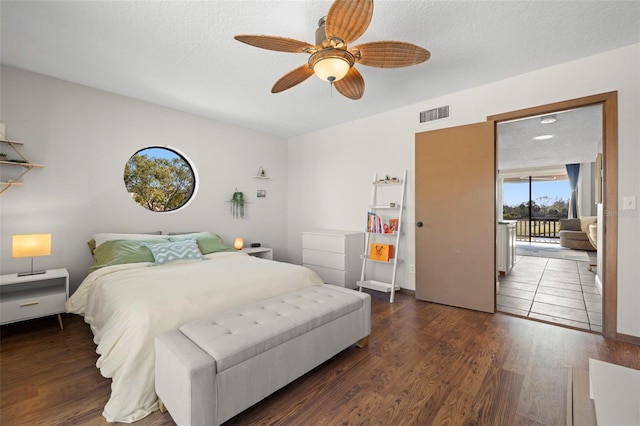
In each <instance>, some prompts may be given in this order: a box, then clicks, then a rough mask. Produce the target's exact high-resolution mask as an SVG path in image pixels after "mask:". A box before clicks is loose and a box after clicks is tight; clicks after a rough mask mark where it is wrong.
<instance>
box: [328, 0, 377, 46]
mask: <svg viewBox="0 0 640 426" xmlns="http://www.w3.org/2000/svg"><path fill="white" fill-rule="evenodd" d="M372 16H373V0H357V1H355V0H335V1H334V2H333V4H332V5H331V8H330V9H329V12H328V13H327V19H326V20H325V24H324V27H325V32H326V34H327V39H331V37H338V38H340V39H342V40H343V41H344V42H345V44H350V43H352V42H354V41H355V40H357V39H358V38H359V37H360V36H361V35H362V34H364V32H365V31H366V30H367V28H368V27H369V23H370V22H371V17H372Z"/></svg>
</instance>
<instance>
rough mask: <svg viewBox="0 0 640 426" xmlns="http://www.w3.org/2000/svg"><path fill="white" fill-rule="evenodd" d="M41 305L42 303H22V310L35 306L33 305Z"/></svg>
mask: <svg viewBox="0 0 640 426" xmlns="http://www.w3.org/2000/svg"><path fill="white" fill-rule="evenodd" d="M39 303H40V302H27V303H21V304H20V307H21V308H24V307H26V306H33V305H37V304H39Z"/></svg>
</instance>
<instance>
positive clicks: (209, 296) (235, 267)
mask: <svg viewBox="0 0 640 426" xmlns="http://www.w3.org/2000/svg"><path fill="white" fill-rule="evenodd" d="M95 237H96V236H94V240H95ZM112 238H115V239H111V240H109V239H107V240H104V241H96V246H95V249H94V250H93V251H94V260H95V264H94V266H93V267H92V271H91V272H90V273H89V275H88V276H87V277H86V278H85V279H84V280H83V281H82V283H81V284H80V286H79V287H78V290H77V291H76V292H75V293H74V294H73V295H72V296H71V297H70V298H69V300H68V301H67V304H66V306H65V308H66V311H67V312H70V313H75V314H79V315H82V316H84V320H85V321H86V322H87V323H88V324H89V325H90V326H91V330H92V332H93V335H94V342H95V344H96V345H97V349H96V352H97V353H98V355H99V357H98V360H97V363H96V366H97V367H98V368H99V369H100V372H101V374H102V375H103V376H104V377H106V378H110V379H111V380H112V384H111V396H110V398H109V400H108V402H107V403H106V405H105V408H104V411H103V416H104V417H105V418H106V420H107V421H109V422H126V423H131V422H134V421H136V420H139V419H141V418H143V417H145V416H147V415H148V414H149V413H151V412H153V411H154V410H156V409H157V408H158V406H157V397H156V394H155V390H154V350H153V340H154V337H155V336H156V335H158V334H160V333H164V332H167V331H171V330H176V329H178V328H179V327H180V326H181V325H183V324H185V323H187V322H190V321H193V320H195V319H198V318H202V317H204V316H207V315H210V314H212V313H216V312H222V311H225V310H228V309H231V308H234V307H237V306H242V305H244V304H249V303H255V302H258V301H260V300H264V299H267V298H270V297H274V296H278V295H281V294H284V293H287V292H290V291H295V290H299V289H302V288H305V287H310V286H315V285H322V284H323V282H322V280H321V279H320V278H319V277H318V276H317V275H316V274H315V273H314V272H313V271H311V270H310V269H308V268H305V267H302V266H299V265H292V264H288V263H282V262H275V261H271V260H266V259H261V258H257V257H252V256H249V255H247V254H245V253H242V252H237V251H235V250H233V249H231V248H229V247H227V246H225V245H224V244H222V240H220V239H219V237H217V236H215V235H213V234H210V233H198V234H191V235H181V236H176V237H167V236H148V235H143V236H140V235H138V236H136V237H135V238H121V239H118V236H115V237H112ZM174 243H182V244H183V245H184V246H190V248H191V253H190V254H186V255H185V254H183V252H184V251H183V252H180V253H178V254H176V252H175V250H174V251H173V252H172V253H170V254H168V255H167V253H164V254H163V253H159V251H158V247H160V246H163V245H165V246H170V247H172V248H173V246H175V245H176V244H174ZM194 244H196V246H195V247H197V248H196V249H194ZM178 245H179V244H178ZM163 248H164V247H163ZM169 251H171V250H169ZM178 251H179V250H178ZM163 256H164V257H163ZM172 256H173V257H172ZM167 257H172V258H170V259H167Z"/></svg>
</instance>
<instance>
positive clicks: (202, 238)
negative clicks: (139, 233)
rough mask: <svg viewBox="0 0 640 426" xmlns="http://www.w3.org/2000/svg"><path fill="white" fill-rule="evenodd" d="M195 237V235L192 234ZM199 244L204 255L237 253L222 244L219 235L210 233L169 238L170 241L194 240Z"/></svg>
mask: <svg viewBox="0 0 640 426" xmlns="http://www.w3.org/2000/svg"><path fill="white" fill-rule="evenodd" d="M192 235H193V234H192ZM194 238H195V240H196V242H197V243H198V248H199V249H200V252H201V253H202V254H209V253H217V252H219V251H236V250H235V249H234V248H233V247H229V246H227V245H225V244H224V243H223V242H222V238H220V236H219V235H213V234H211V233H210V232H206V233H199V234H198V235H196V236H195V237H193V236H174V237H169V241H183V240H185V239H194Z"/></svg>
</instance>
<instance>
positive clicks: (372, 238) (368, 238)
mask: <svg viewBox="0 0 640 426" xmlns="http://www.w3.org/2000/svg"><path fill="white" fill-rule="evenodd" d="M406 182H407V170H404V173H403V176H402V179H395V180H393V181H386V180H378V174H377V173H376V174H374V176H373V181H372V185H371V186H372V189H371V203H370V204H369V215H371V214H373V215H377V213H376V211H378V210H381V211H384V212H386V213H383V214H389V211H390V210H396V211H397V215H398V217H397V218H394V219H397V227H396V229H395V230H393V231H391V232H384V231H385V229H382V227H380V230H381V231H383V232H371V229H367V231H368V232H366V233H365V246H364V254H363V255H362V256H361V259H362V272H361V274H360V281H358V283H357V285H358V287H359V289H360V291H362V289H363V288H367V289H370V290H375V291H382V292H385V293H390V295H389V302H390V303H393V301H394V296H395V292H396V291H398V290H400V285H399V284H397V283H396V275H397V269H398V263H399V262H400V260H399V259H398V251H399V250H398V249H399V246H400V236H401V235H402V225H403V221H404V218H403V214H404V196H405V190H406ZM385 187H395V188H392V189H388V190H387V189H383V188H385ZM382 191H385V194H381V192H382ZM390 191H391V193H392V196H394V197H397V198H399V199H400V200H399V202H398V200H397V198H396V199H394V200H393V202H386V200H384V199H381V198H383V197H382V195H387V196H388V195H389V193H390ZM389 219H390V218H385V221H386V220H389ZM367 225H368V226H369V224H367ZM388 226H390V225H389V224H388ZM380 237H381V238H380ZM390 238H395V245H393V257H391V258H390V259H389V260H380V259H372V258H371V243H379V244H383V243H384V241H389V240H390ZM391 241H393V240H391ZM369 263H376V264H380V263H381V264H388V265H393V270H392V272H391V282H383V281H379V280H374V279H370V278H368V277H367V275H368V273H369V271H368V270H367V269H368V268H367V265H368V264H369Z"/></svg>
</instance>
